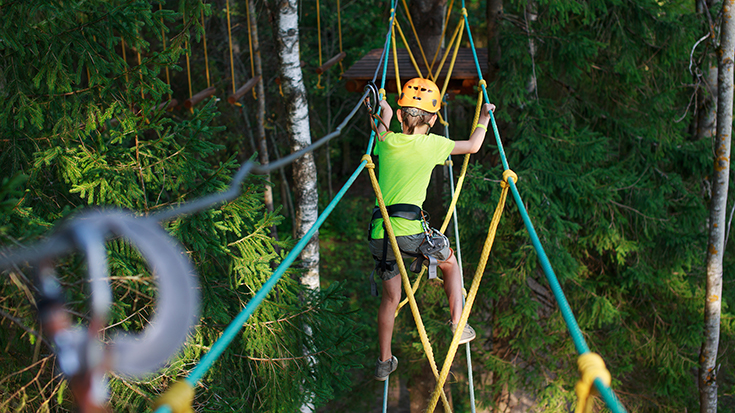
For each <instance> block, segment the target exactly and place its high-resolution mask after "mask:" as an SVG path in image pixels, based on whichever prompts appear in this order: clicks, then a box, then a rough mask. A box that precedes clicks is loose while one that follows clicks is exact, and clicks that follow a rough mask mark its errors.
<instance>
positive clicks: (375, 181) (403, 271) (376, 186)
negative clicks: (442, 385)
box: [362, 154, 452, 413]
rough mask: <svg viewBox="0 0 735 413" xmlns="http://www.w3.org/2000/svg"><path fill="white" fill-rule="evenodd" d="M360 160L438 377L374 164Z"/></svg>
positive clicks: (448, 409)
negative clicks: (368, 175)
mask: <svg viewBox="0 0 735 413" xmlns="http://www.w3.org/2000/svg"><path fill="white" fill-rule="evenodd" d="M362 160H363V161H367V165H366V166H365V167H366V168H367V170H368V173H369V174H370V182H371V183H372V185H373V190H374V191H375V196H376V197H377V199H378V206H379V207H380V213H381V214H382V216H383V224H384V225H385V234H383V236H386V235H388V236H389V237H390V244H391V248H392V249H393V255H394V256H395V257H396V263H398V269H399V271H400V272H401V280H402V282H403V287H404V289H405V290H406V295H407V296H408V300H409V303H410V305H411V312H412V313H413V319H414V321H415V322H416V328H417V329H418V331H419V337H420V338H421V344H422V345H423V347H424V352H426V358H427V359H428V360H429V365H431V370H432V371H433V372H434V377H437V378H438V377H439V371H438V369H437V366H436V361H435V360H434V351H433V350H432V348H431V343H430V342H429V337H428V336H427V335H426V329H425V328H424V323H423V321H422V320H421V313H420V312H419V308H418V304H416V297H414V295H413V291H412V290H411V282H410V281H409V279H408V275H406V274H407V273H406V265H405V264H404V263H403V260H402V259H401V256H402V255H401V250H400V248H398V243H397V242H396V236H395V233H394V232H393V226H392V225H391V222H390V217H389V216H388V210H387V209H386V207H385V201H384V200H383V193H382V192H381V190H380V185H379V184H378V179H377V177H376V176H375V164H374V163H373V160H372V158H371V157H370V155H368V154H365V155H363V157H362ZM439 395H441V399H442V402H443V404H444V411H445V412H447V413H450V412H451V411H452V409H451V406H450V405H449V400H448V399H447V396H446V394H444V389H440V391H439V392H438V395H437V399H438V398H439ZM435 406H436V405H435ZM430 411H431V410H430Z"/></svg>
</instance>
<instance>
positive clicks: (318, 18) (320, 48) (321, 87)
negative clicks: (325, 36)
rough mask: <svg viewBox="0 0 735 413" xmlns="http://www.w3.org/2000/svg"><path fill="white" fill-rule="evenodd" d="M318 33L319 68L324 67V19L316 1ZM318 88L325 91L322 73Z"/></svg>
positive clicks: (318, 78) (319, 76)
mask: <svg viewBox="0 0 735 413" xmlns="http://www.w3.org/2000/svg"><path fill="white" fill-rule="evenodd" d="M316 32H317V36H316V38H317V43H318V44H319V67H321V66H322V17H321V12H320V11H319V0H316ZM316 88H317V89H324V86H322V74H321V73H320V74H319V75H318V76H317V81H316Z"/></svg>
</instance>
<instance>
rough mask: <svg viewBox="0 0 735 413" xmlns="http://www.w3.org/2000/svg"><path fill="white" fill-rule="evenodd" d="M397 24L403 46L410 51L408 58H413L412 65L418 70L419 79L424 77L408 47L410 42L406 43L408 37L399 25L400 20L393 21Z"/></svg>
mask: <svg viewBox="0 0 735 413" xmlns="http://www.w3.org/2000/svg"><path fill="white" fill-rule="evenodd" d="M393 21H394V22H395V25H396V27H397V28H398V34H400V35H401V39H402V40H403V44H404V45H405V46H406V50H407V51H408V57H410V58H411V63H412V64H413V67H414V69H416V73H417V74H418V76H419V77H424V75H422V74H421V69H419V65H418V63H416V59H414V57H413V53H411V48H410V47H408V42H407V41H406V36H404V35H403V30H401V25H400V24H399V23H398V20H393Z"/></svg>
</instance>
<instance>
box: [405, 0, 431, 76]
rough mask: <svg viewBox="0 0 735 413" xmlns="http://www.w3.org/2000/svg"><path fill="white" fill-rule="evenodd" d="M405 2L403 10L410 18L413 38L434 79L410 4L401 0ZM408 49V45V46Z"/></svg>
mask: <svg viewBox="0 0 735 413" xmlns="http://www.w3.org/2000/svg"><path fill="white" fill-rule="evenodd" d="M401 1H402V2H403V9H404V10H405V11H406V16H407V17H408V22H409V23H410V24H411V30H412V31H413V36H414V37H415V38H416V44H417V45H418V46H419V52H421V57H422V58H423V59H424V64H425V65H426V70H428V71H429V78H432V77H433V75H432V74H431V67H430V66H429V62H428V61H427V60H426V54H425V53H424V47H423V46H422V45H421V40H419V35H418V34H417V33H416V26H414V24H413V19H412V18H411V12H410V11H409V10H408V4H406V0H401ZM406 47H407V48H408V45H406Z"/></svg>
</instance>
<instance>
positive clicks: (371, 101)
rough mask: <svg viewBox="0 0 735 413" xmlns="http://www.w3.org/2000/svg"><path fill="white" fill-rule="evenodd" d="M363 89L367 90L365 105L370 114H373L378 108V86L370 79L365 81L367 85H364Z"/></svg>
mask: <svg viewBox="0 0 735 413" xmlns="http://www.w3.org/2000/svg"><path fill="white" fill-rule="evenodd" d="M365 91H366V92H369V93H368V97H367V98H365V106H367V109H368V112H370V114H371V115H375V114H377V113H378V108H380V90H379V89H378V86H377V85H376V84H375V83H374V82H373V81H372V80H370V81H368V82H367V85H365Z"/></svg>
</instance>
